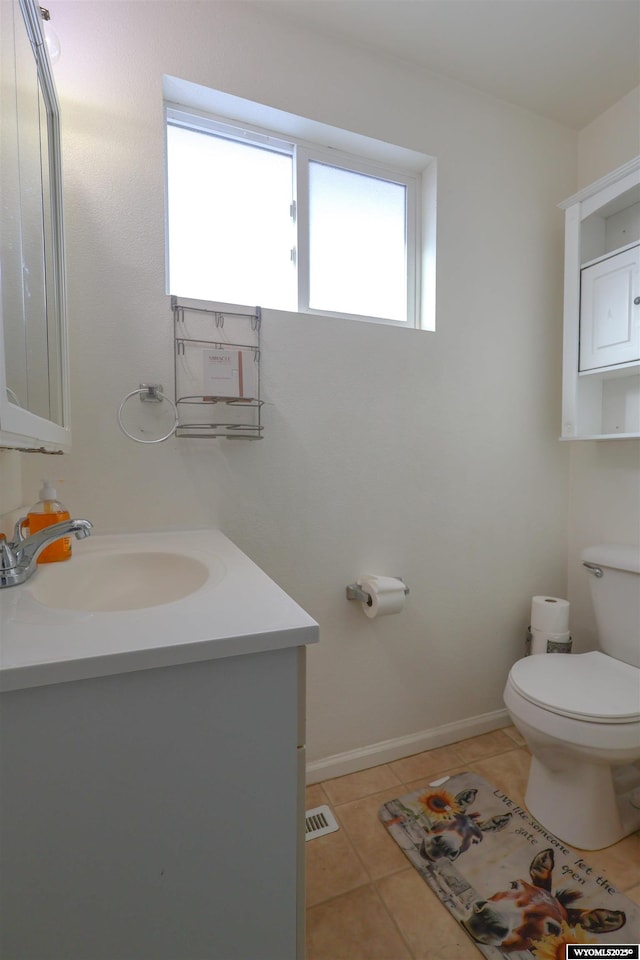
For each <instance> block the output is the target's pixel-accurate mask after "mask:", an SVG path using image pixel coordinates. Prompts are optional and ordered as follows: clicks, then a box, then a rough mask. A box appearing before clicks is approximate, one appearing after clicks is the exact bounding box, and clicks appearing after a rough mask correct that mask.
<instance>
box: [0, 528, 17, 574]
mask: <svg viewBox="0 0 640 960" xmlns="http://www.w3.org/2000/svg"><path fill="white" fill-rule="evenodd" d="M16 563H17V560H16V555H15V553H14V552H13V549H12V544H10V543H9V542H8V540H7V538H6V537H5V535H4V533H0V570H13V568H14V567H15V565H16Z"/></svg>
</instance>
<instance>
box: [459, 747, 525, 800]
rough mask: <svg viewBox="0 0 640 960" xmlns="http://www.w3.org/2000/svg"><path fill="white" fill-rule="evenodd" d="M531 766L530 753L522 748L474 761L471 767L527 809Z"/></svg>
mask: <svg viewBox="0 0 640 960" xmlns="http://www.w3.org/2000/svg"><path fill="white" fill-rule="evenodd" d="M530 764H531V757H530V755H529V752H528V751H527V750H525V749H524V748H522V747H516V749H515V750H509V751H508V752H507V753H501V754H499V755H498V756H497V757H487V758H486V759H483V760H474V761H473V763H472V764H471V765H470V766H471V769H473V770H475V772H476V773H478V774H480V776H481V777H483V778H484V779H485V780H488V781H489V783H493V784H494V785H495V786H496V787H499V788H500V790H502V791H503V793H506V795H507V796H508V797H511V799H512V800H514V801H515V802H516V803H517V804H519V805H520V806H521V807H522V808H523V809H525V806H524V794H525V791H526V788H527V779H528V777H529V766H530Z"/></svg>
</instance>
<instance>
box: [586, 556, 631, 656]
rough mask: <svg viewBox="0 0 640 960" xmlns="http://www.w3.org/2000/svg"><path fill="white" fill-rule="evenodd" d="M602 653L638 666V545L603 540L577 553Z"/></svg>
mask: <svg viewBox="0 0 640 960" xmlns="http://www.w3.org/2000/svg"><path fill="white" fill-rule="evenodd" d="M580 559H581V560H582V563H583V565H584V566H585V568H586V569H587V570H588V572H589V589H590V591H591V599H592V600H593V609H594V613H595V617H596V628H597V631H598V642H599V646H600V649H601V650H602V652H603V653H606V654H608V655H609V656H610V657H614V658H615V659H616V660H623V661H624V662H625V663H630V664H632V665H633V666H634V667H640V547H634V546H630V545H628V544H613V543H605V544H600V545H599V546H596V547H587V548H586V549H585V550H583V551H582V553H581V554H580Z"/></svg>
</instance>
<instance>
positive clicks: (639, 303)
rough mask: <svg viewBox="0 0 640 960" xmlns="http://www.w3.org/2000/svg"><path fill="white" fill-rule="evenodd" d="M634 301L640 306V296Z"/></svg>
mask: <svg viewBox="0 0 640 960" xmlns="http://www.w3.org/2000/svg"><path fill="white" fill-rule="evenodd" d="M633 302H634V303H635V305H636V307H639V306H640V297H636V298H635V299H634V301H633Z"/></svg>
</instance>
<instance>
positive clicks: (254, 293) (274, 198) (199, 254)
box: [167, 125, 297, 310]
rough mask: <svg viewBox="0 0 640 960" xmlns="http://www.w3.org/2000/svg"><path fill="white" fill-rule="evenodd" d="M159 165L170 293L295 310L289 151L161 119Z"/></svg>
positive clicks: (295, 290)
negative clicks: (163, 139) (163, 150)
mask: <svg viewBox="0 0 640 960" xmlns="http://www.w3.org/2000/svg"><path fill="white" fill-rule="evenodd" d="M167 169H168V174H167V182H168V216H169V289H170V293H172V294H175V295H176V296H182V297H192V298H194V299H197V300H221V301H223V302H226V303H242V304H257V305H259V306H265V307H272V308H275V309H281V310H295V309H296V308H297V288H296V273H295V267H294V265H293V264H292V262H291V248H292V247H293V246H294V245H295V240H294V236H293V226H292V221H291V216H290V212H289V208H290V204H291V200H292V159H291V157H290V156H288V155H287V154H282V153H278V152H276V151H273V150H267V149H264V148H262V147H255V146H253V145H251V144H246V143H239V142H237V141H235V140H227V139H225V138H223V137H218V136H210V135H206V134H202V133H200V132H198V131H193V130H188V129H184V128H183V127H177V126H172V125H168V126H167Z"/></svg>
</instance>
